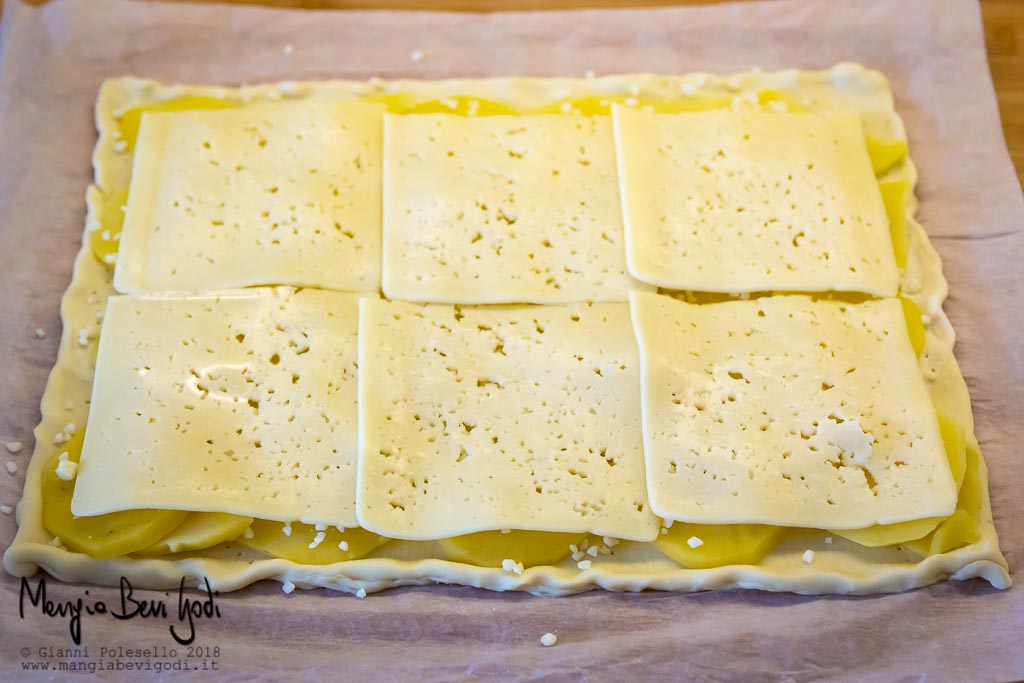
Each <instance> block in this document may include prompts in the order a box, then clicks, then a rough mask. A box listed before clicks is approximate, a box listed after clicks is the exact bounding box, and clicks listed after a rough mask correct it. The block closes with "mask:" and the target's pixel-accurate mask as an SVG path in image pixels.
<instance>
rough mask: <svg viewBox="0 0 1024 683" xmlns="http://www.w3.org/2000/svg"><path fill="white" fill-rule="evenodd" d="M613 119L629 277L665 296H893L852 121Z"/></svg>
mask: <svg viewBox="0 0 1024 683" xmlns="http://www.w3.org/2000/svg"><path fill="white" fill-rule="evenodd" d="M612 118H613V122H614V131H615V146H616V153H617V156H616V159H617V163H618V171H619V173H618V179H619V185H620V193H621V196H622V207H623V209H622V210H623V216H624V222H625V234H626V255H627V262H628V266H629V272H630V274H631V275H633V277H635V278H637V279H638V280H640V281H642V282H646V283H648V284H652V285H656V286H658V287H663V288H665V289H671V290H697V291H708V292H722V293H748V292H756V291H765V290H774V291H802V292H825V291H851V292H863V293H867V294H872V295H875V296H879V297H888V296H893V295H895V294H896V292H897V289H898V287H899V269H898V268H897V265H896V261H895V256H894V254H893V248H892V240H891V238H890V236H889V221H888V218H887V217H886V212H885V206H884V203H883V201H882V197H881V195H880V193H879V190H878V183H877V180H876V178H875V176H874V174H873V173H872V170H871V164H870V161H869V159H868V155H867V152H866V150H865V145H864V134H863V128H862V124H861V122H860V120H859V119H858V118H857V117H856V116H853V115H850V114H845V115H840V114H836V115H833V116H820V115H817V114H810V113H792V114H789V113H787V114H782V113H769V112H762V111H757V110H749V111H748V110H744V111H703V112H689V113H680V114H659V113H652V112H646V111H642V110H638V109H636V108H635V107H623V106H616V107H614V111H613V117H612ZM679 188H683V190H680V189H679Z"/></svg>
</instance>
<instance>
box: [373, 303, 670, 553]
mask: <svg viewBox="0 0 1024 683" xmlns="http://www.w3.org/2000/svg"><path fill="white" fill-rule="evenodd" d="M359 345H360V355H359V368H360V381H359V484H358V492H357V507H358V516H359V522H360V524H361V525H362V526H363V527H364V528H366V529H368V530H370V531H375V532H377V533H379V534H382V535H384V536H387V537H389V538H403V539H410V540H429V539H439V538H448V537H452V536H459V535H462V534H468V533H473V532H477V531H491V530H500V529H514V530H528V531H557V532H581V533H586V532H590V533H595V534H598V535H602V536H611V537H614V538H623V539H631V540H641V541H649V540H651V539H652V538H654V537H655V536H656V535H657V533H658V528H659V521H658V519H657V518H656V517H654V515H652V514H651V511H650V509H649V506H648V504H647V494H646V490H645V485H644V461H643V444H642V437H641V431H640V404H639V401H640V384H639V383H640V374H639V361H638V358H637V349H636V341H635V339H634V337H633V333H632V329H631V326H630V319H629V307H628V306H627V305H626V304H611V303H604V304H577V305H566V306H541V307H532V306H518V307H482V308H460V307H457V306H450V305H439V304H435V305H418V304H411V303H406V302H389V301H380V300H370V299H364V300H363V301H362V302H361V303H360V317H359Z"/></svg>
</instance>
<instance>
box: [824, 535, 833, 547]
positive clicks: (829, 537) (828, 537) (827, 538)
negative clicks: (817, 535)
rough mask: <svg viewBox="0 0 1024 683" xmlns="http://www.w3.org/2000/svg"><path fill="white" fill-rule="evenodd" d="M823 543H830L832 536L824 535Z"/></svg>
mask: <svg viewBox="0 0 1024 683" xmlns="http://www.w3.org/2000/svg"><path fill="white" fill-rule="evenodd" d="M825 543H827V544H829V545H832V537H831V536H826V537H825Z"/></svg>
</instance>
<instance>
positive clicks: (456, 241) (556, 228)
mask: <svg viewBox="0 0 1024 683" xmlns="http://www.w3.org/2000/svg"><path fill="white" fill-rule="evenodd" d="M384 129H385V132H384V141H385V142H384V147H385V149H384V158H385V164H384V166H385V171H384V175H385V178H384V183H383V188H384V189H383V193H384V206H385V209H384V224H383V247H384V249H383V263H382V287H383V291H384V294H385V296H387V297H389V298H392V299H404V300H410V301H429V302H448V303H460V304H495V303H542V304H553V303H572V302H579V301H625V299H626V296H627V293H628V291H629V290H630V289H632V288H635V287H637V286H638V283H636V282H635V281H633V280H632V278H630V277H629V275H628V273H627V272H626V262H625V257H624V254H623V240H624V235H623V229H622V209H621V206H620V202H619V195H618V183H617V181H616V175H615V150H614V147H613V144H612V136H611V121H610V120H608V119H607V117H578V116H577V117H569V116H563V115H537V116H523V117H514V116H479V117H473V118H464V117H456V116H448V115H441V114H422V115H415V116H393V115H388V116H385V118H384Z"/></svg>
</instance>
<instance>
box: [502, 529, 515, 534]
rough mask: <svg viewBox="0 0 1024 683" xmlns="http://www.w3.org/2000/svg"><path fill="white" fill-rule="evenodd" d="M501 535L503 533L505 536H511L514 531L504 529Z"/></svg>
mask: <svg viewBox="0 0 1024 683" xmlns="http://www.w3.org/2000/svg"><path fill="white" fill-rule="evenodd" d="M501 533H503V534H510V533H512V530H511V529H502V530H501Z"/></svg>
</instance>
